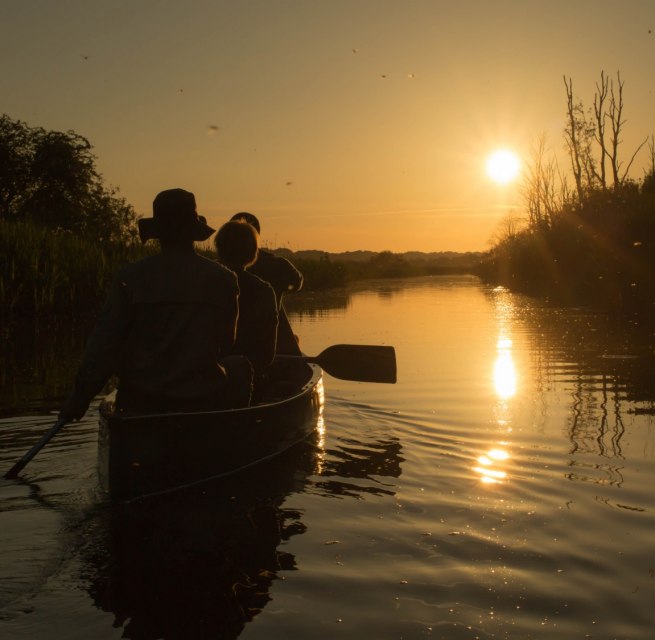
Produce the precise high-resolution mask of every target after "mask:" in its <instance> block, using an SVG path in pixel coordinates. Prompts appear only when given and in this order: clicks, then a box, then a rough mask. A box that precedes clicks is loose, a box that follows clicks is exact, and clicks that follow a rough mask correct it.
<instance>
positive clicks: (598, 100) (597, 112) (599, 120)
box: [594, 71, 609, 191]
mask: <svg viewBox="0 0 655 640" xmlns="http://www.w3.org/2000/svg"><path fill="white" fill-rule="evenodd" d="M608 91H609V80H608V78H607V76H606V75H605V72H604V71H601V72H600V82H597V83H596V95H594V117H595V119H596V131H595V133H594V137H595V139H596V142H597V143H598V145H599V146H600V149H601V152H600V161H599V170H600V173H598V172H596V178H597V179H598V181H599V182H600V186H601V188H602V189H603V191H605V190H606V189H607V170H606V166H605V165H606V163H605V161H606V159H607V149H606V144H605V126H606V124H607V113H606V111H605V100H606V99H607V94H608Z"/></svg>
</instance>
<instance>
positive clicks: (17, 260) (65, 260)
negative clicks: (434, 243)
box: [0, 218, 480, 319]
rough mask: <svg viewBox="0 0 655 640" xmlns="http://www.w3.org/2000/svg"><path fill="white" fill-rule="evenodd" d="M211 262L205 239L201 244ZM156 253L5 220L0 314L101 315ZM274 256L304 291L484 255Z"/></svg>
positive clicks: (437, 269) (447, 266)
mask: <svg viewBox="0 0 655 640" xmlns="http://www.w3.org/2000/svg"><path fill="white" fill-rule="evenodd" d="M199 249H200V252H201V253H203V254H204V255H206V256H207V257H208V258H210V259H215V254H214V252H213V250H211V248H210V246H209V245H208V244H207V245H205V246H201V247H199ZM156 251H157V247H156V245H155V244H154V243H148V244H147V245H145V246H144V245H142V244H140V243H137V242H125V241H118V240H115V241H105V242H98V241H97V240H95V239H94V238H89V237H87V236H86V235H78V234H75V233H72V232H70V231H66V230H61V229H59V230H55V229H49V228H48V227H46V226H43V225H41V224H38V223H36V222H33V221H30V220H27V221H9V220H6V219H2V218H0V252H1V255H2V256H3V261H2V264H1V265H0V309H2V316H3V318H5V319H6V318H9V317H19V318H21V319H30V318H38V317H43V318H48V317H54V316H62V317H81V316H85V315H89V314H94V313H97V311H98V310H99V308H100V306H101V305H102V302H103V301H104V298H105V296H106V293H107V290H108V287H109V285H110V283H111V280H112V278H113V277H114V274H115V273H116V272H117V271H118V270H119V269H120V268H121V267H123V266H124V265H126V264H128V263H130V262H134V261H136V260H139V259H141V258H143V257H145V256H147V255H150V254H152V253H153V252H156ZM274 252H275V253H277V254H278V255H282V256H284V257H287V258H289V259H291V260H292V261H293V263H294V264H295V265H296V266H297V267H298V268H299V269H300V270H301V272H302V273H303V274H304V277H305V284H304V288H305V289H309V290H321V289H327V288H333V287H342V286H345V285H347V284H348V283H349V282H352V281H355V280H362V279H368V278H395V277H407V276H418V275H435V274H445V273H472V272H473V270H474V269H475V267H476V265H477V263H478V259H479V255H480V254H477V253H469V254H457V253H451V252H447V253H443V254H414V253H412V254H408V255H403V254H395V253H391V252H389V251H384V252H381V253H376V252H355V253H354V254H328V253H325V252H321V251H309V252H297V253H294V252H291V251H288V250H285V249H280V250H275V251H274Z"/></svg>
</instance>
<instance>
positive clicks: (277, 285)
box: [231, 211, 303, 355]
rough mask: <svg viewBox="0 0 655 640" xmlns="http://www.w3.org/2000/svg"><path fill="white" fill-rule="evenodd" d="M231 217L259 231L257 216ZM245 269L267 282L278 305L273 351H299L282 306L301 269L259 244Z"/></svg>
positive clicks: (298, 281)
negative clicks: (257, 252)
mask: <svg viewBox="0 0 655 640" xmlns="http://www.w3.org/2000/svg"><path fill="white" fill-rule="evenodd" d="M231 219H232V220H242V221H244V222H247V223H248V224H250V225H252V226H253V227H254V228H255V230H256V231H257V234H258V235H259V234H260V233H261V227H260V225H259V220H258V219H257V217H256V216H254V215H253V214H252V213H248V212H247V211H241V212H240V213H235V214H234V215H233V216H232V218H231ZM248 271H250V272H251V273H254V274H255V275H256V276H259V277H260V278H261V279H262V280H265V281H266V282H268V283H269V284H270V285H271V286H272V287H273V290H274V291H275V296H276V298H277V306H278V334H277V353H285V354H296V355H297V354H300V348H299V347H298V340H297V338H296V336H295V335H294V334H293V331H292V329H291V325H290V324H289V319H288V318H287V314H286V312H285V310H284V306H283V296H284V294H285V293H293V292H295V291H299V290H300V289H301V288H302V285H303V275H302V273H300V271H298V269H296V267H294V266H293V264H292V263H291V262H290V261H289V260H287V259H286V258H283V257H281V256H276V255H274V254H273V253H271V252H270V251H266V250H265V249H261V248H260V250H259V254H258V257H257V260H256V262H255V263H254V264H253V265H252V266H250V267H248Z"/></svg>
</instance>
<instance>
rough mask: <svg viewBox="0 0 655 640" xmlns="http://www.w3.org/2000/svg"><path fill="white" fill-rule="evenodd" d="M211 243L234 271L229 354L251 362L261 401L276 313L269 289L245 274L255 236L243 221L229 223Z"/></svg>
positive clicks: (254, 249)
mask: <svg viewBox="0 0 655 640" xmlns="http://www.w3.org/2000/svg"><path fill="white" fill-rule="evenodd" d="M214 244H215V246H216V253H217V255H218V259H219V260H220V262H221V263H222V264H223V265H225V266H226V267H227V268H228V269H231V270H232V271H234V272H235V273H236V275H237V279H238V281H239V319H238V321H237V338H236V342H235V344H234V349H233V352H234V353H237V354H241V355H244V356H246V357H247V358H248V359H249V360H250V362H251V363H252V365H253V369H254V380H255V384H254V396H255V398H256V399H261V398H262V397H263V395H264V391H265V387H266V381H267V379H268V368H269V367H270V365H271V363H272V362H273V358H274V357H275V344H276V340H277V322H278V310H277V302H276V298H275V292H274V291H273V287H271V285H270V284H268V282H264V280H262V279H261V278H259V277H257V276H256V275H255V274H253V273H250V272H248V271H246V268H247V267H249V266H250V265H252V264H253V263H254V262H255V260H256V259H257V252H258V247H259V236H258V235H257V232H256V230H255V229H254V227H252V226H251V225H249V224H247V223H246V222H242V221H239V220H231V221H230V222H226V223H225V224H224V225H223V226H222V227H221V228H220V229H219V230H218V233H217V234H216V237H215V238H214Z"/></svg>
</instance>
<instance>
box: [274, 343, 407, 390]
mask: <svg viewBox="0 0 655 640" xmlns="http://www.w3.org/2000/svg"><path fill="white" fill-rule="evenodd" d="M279 357H285V358H286V357H290V358H294V357H300V358H303V359H304V360H305V361H307V362H315V363H316V364H318V365H319V366H320V367H321V368H322V369H324V370H325V371H326V372H327V373H329V374H330V375H331V376H333V377H335V378H340V379H341V380H356V381H358V382H389V383H391V384H393V383H395V382H396V352H395V350H394V348H393V347H383V346H378V345H371V344H335V345H332V346H331V347H328V348H327V349H325V350H323V351H321V353H319V354H318V355H317V356H279Z"/></svg>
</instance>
